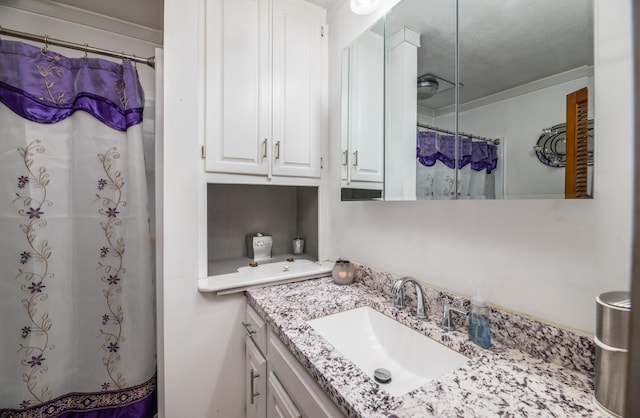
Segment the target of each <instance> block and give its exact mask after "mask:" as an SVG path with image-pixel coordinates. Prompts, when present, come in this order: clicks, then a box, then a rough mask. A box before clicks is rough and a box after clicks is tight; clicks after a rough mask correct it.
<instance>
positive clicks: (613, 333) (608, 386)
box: [595, 291, 631, 417]
mask: <svg viewBox="0 0 640 418" xmlns="http://www.w3.org/2000/svg"><path fill="white" fill-rule="evenodd" d="M630 313H631V292H629V291H615V292H606V293H602V294H600V295H598V297H597V298H596V321H597V322H596V336H595V343H596V381H595V389H596V390H595V403H596V404H597V405H598V406H600V407H601V408H603V409H604V410H605V411H607V412H609V413H611V414H613V415H615V416H618V417H621V416H622V413H623V412H624V401H625V385H626V380H627V358H628V354H627V352H628V350H629V320H630Z"/></svg>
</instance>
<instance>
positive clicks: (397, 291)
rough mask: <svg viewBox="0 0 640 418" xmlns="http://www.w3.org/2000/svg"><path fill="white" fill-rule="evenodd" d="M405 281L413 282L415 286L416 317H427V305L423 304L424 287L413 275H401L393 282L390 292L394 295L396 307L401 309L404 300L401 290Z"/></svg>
mask: <svg viewBox="0 0 640 418" xmlns="http://www.w3.org/2000/svg"><path fill="white" fill-rule="evenodd" d="M405 283H413V284H414V285H415V287H416V298H417V301H418V307H417V309H416V317H417V318H418V319H427V305H426V304H425V294H424V289H423V288H422V286H420V283H418V281H417V280H416V279H414V278H413V277H409V276H406V277H403V278H401V279H400V280H398V281H396V282H395V283H394V284H393V289H391V292H392V293H393V294H394V295H396V308H398V309H403V308H404V301H403V296H404V295H403V291H402V289H403V288H404V285H405Z"/></svg>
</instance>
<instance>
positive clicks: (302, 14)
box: [205, 0, 326, 184]
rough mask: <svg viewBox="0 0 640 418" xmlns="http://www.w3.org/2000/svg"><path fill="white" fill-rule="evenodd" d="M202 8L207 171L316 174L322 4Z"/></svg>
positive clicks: (236, 3)
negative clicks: (203, 13) (204, 50)
mask: <svg viewBox="0 0 640 418" xmlns="http://www.w3.org/2000/svg"><path fill="white" fill-rule="evenodd" d="M206 13H207V16H206V47H205V48H206V61H205V65H206V73H205V74H206V80H205V83H206V110H205V112H206V113H205V115H206V116H205V137H206V157H205V160H206V164H205V166H206V170H207V171H208V172H212V173H226V174H249V175H259V176H260V177H258V179H257V181H258V182H260V181H264V178H265V177H266V178H267V179H271V178H272V177H273V176H289V177H308V178H319V177H320V157H321V150H320V143H321V137H322V132H323V129H322V126H321V124H322V123H323V120H324V119H325V118H323V115H322V112H323V109H324V108H325V107H326V106H323V105H322V100H325V98H326V95H325V94H323V89H325V88H326V86H324V85H323V80H324V77H323V75H324V73H325V70H326V69H325V68H324V67H326V52H325V51H326V47H325V46H324V44H325V43H326V36H325V34H324V30H325V29H324V24H325V23H324V22H325V11H324V9H322V8H320V7H318V6H315V5H313V4H310V3H307V2H305V1H302V0H209V1H208V2H207V4H206ZM292 184H295V181H294V182H292Z"/></svg>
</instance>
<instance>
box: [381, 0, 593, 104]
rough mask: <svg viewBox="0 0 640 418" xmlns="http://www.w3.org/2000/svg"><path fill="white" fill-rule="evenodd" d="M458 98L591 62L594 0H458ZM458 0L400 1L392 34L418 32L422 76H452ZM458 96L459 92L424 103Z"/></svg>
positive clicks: (393, 13)
mask: <svg viewBox="0 0 640 418" xmlns="http://www.w3.org/2000/svg"><path fill="white" fill-rule="evenodd" d="M458 7H459V25H460V35H459V36H460V51H459V53H460V62H459V65H460V83H461V84H463V85H464V87H462V88H461V89H460V101H461V102H462V103H465V102H467V101H470V100H474V99H477V98H481V97H485V96H488V95H490V94H493V93H497V92H500V91H503V90H506V89H510V88H513V87H516V86H519V85H522V84H525V83H529V82H532V81H535V80H539V79H542V78H544V77H548V76H551V75H555V74H558V73H561V72H564V71H567V70H571V69H575V68H578V67H581V66H585V65H593V2H592V1H591V0H562V1H559V0H482V1H478V0H459V6H458ZM455 16H456V15H455V2H451V1H446V0H403V1H402V2H400V3H399V4H398V5H397V6H396V7H394V8H393V9H392V11H391V14H390V15H389V17H388V19H387V34H393V33H395V32H396V31H397V30H399V29H400V28H402V27H407V28H410V29H412V30H413V31H415V32H418V33H420V34H421V36H420V42H421V48H420V49H419V52H418V75H422V74H425V73H432V74H435V75H437V76H439V77H442V78H444V79H448V80H451V81H453V80H454V79H455V26H456V22H455ZM453 102H454V90H453V89H451V90H448V91H444V92H442V93H439V94H436V95H435V96H434V97H432V98H431V99H428V100H425V101H422V102H421V103H420V105H422V106H424V107H428V108H431V109H438V108H441V107H443V106H447V105H451V104H453Z"/></svg>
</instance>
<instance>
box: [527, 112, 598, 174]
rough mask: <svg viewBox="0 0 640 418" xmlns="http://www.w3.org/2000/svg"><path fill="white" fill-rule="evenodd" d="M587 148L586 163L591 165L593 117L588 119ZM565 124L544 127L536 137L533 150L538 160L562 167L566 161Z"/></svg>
mask: <svg viewBox="0 0 640 418" xmlns="http://www.w3.org/2000/svg"><path fill="white" fill-rule="evenodd" d="M588 129H589V148H588V150H589V151H588V161H587V163H588V165H589V166H593V132H594V131H593V119H589V128H588ZM566 133H567V124H566V123H559V124H557V125H554V126H552V127H550V128H545V129H543V130H542V133H541V134H540V136H539V137H538V141H537V142H536V145H535V146H534V147H533V150H534V151H535V152H536V156H537V157H538V160H539V161H540V162H541V163H542V164H544V165H548V166H549V167H564V166H565V163H566V158H567V155H566V138H565V135H566Z"/></svg>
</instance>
